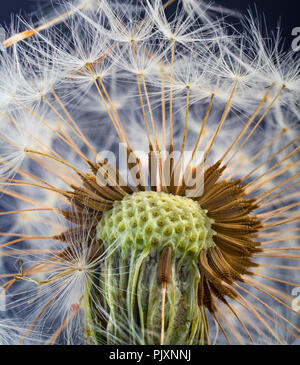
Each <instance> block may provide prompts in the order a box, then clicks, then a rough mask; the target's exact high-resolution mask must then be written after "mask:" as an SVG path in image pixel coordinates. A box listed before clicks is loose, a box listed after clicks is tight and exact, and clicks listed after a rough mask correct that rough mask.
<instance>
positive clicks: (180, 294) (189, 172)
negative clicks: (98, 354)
mask: <svg viewBox="0 0 300 365" xmlns="http://www.w3.org/2000/svg"><path fill="white" fill-rule="evenodd" d="M173 2H174V0H169V1H168V2H166V3H163V2H162V1H160V0H153V1H146V2H142V1H137V2H135V3H134V4H133V3H130V2H125V3H124V4H122V6H121V5H120V4H119V2H115V1H110V2H107V1H104V0H102V1H98V0H97V1H64V2H63V3H62V4H61V5H60V6H58V7H54V10H53V11H50V12H49V13H48V12H47V10H46V9H44V14H43V15H41V16H40V19H41V22H40V23H39V24H38V25H35V26H32V25H30V22H28V23H25V22H23V23H22V22H20V21H19V22H17V25H18V27H15V29H14V30H13V31H11V34H10V37H9V38H8V39H6V40H4V39H3V40H2V48H1V50H2V52H1V55H3V57H2V58H1V64H0V75H1V79H2V80H3V82H2V83H1V86H0V96H1V98H0V100H1V102H0V184H1V186H0V192H1V194H2V195H1V209H2V211H1V212H0V222H1V232H0V237H1V239H0V257H1V270H0V289H1V290H0V304H1V303H4V302H3V301H4V300H5V308H4V309H5V311H1V313H0V314H1V318H0V343H7V342H8V341H7V339H8V338H11V339H12V341H11V342H12V343H19V344H21V343H45V344H157V345H158V344H166V345H169V344H182V345H183V344H184V345H202V344H223V343H237V344H248V343H251V344H252V343H281V344H285V343H288V344H291V343H299V339H300V327H299V313H298V312H297V310H295V306H293V299H294V298H293V294H292V290H293V288H295V287H298V286H300V284H299V277H298V276H299V275H298V272H299V259H300V256H299V250H300V248H299V219H300V216H299V204H300V203H299V196H300V195H299V182H300V171H299V166H300V165H299V151H300V147H299V139H300V137H299V115H300V112H299V102H298V99H297V97H298V94H299V90H300V74H299V69H300V68H299V59H297V58H296V57H294V56H293V55H292V54H289V53H288V54H285V53H284V52H283V51H282V50H281V48H280V42H279V39H278V37H275V39H274V42H273V43H271V42H269V41H267V40H266V39H265V38H264V36H263V34H262V30H261V27H260V25H259V23H258V22H257V21H256V20H255V19H254V17H253V16H252V15H250V16H249V17H248V18H247V19H246V20H244V19H243V17H241V16H239V17H238V18H240V19H242V23H243V25H244V30H245V31H244V32H238V31H237V30H233V31H232V29H233V27H232V26H230V27H227V26H226V24H225V23H224V21H223V19H222V14H225V13H226V14H231V15H237V14H234V13H233V12H231V11H230V10H227V9H221V8H219V7H217V6H211V5H208V4H207V3H206V2H203V1H201V2H196V1H194V0H182V1H179V2H176V5H177V10H176V11H175V13H174V14H173V17H171V18H169V17H168V16H167V14H166V8H167V7H168V6H169V5H171V4H172V3H173ZM21 24H22V26H21ZM24 26H25V27H27V29H25V30H24ZM13 28H14V27H12V29H13ZM0 38H1V35H0ZM2 76H3V77H2ZM119 143H121V145H119ZM118 147H119V148H121V149H120V151H118V150H117V149H118ZM105 151H106V152H105ZM107 152H110V153H107ZM141 152H142V153H141ZM117 153H118V156H117V157H116V156H114V157H116V158H114V161H110V160H109V158H107V156H111V155H113V154H115V155H116V154H117ZM186 153H189V154H188V159H186V156H185V154H186ZM186 160H187V161H188V163H185V162H186ZM2 307H3V305H2ZM2 317H3V318H4V319H2ZM18 318H23V321H22V322H20V321H18ZM13 323H17V325H16V327H15V328H14V327H13Z"/></svg>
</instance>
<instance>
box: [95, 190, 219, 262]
mask: <svg viewBox="0 0 300 365" xmlns="http://www.w3.org/2000/svg"><path fill="white" fill-rule="evenodd" d="M212 222H213V221H212V220H211V219H210V218H208V217H207V215H206V211H205V210H203V209H201V208H200V206H199V204H198V203H196V202H194V201H193V200H191V199H189V198H185V197H181V196H176V195H171V194H166V193H163V192H138V193H134V194H132V195H128V196H126V197H125V198H124V199H123V200H122V201H116V202H115V203H114V206H113V208H112V209H111V210H109V211H107V212H105V213H104V214H103V217H102V219H101V221H100V222H99V224H98V229H97V231H98V239H101V240H103V241H104V242H105V243H106V244H113V243H114V242H116V241H118V243H119V244H121V245H122V246H124V245H131V246H132V245H133V246H135V247H140V248H141V249H142V248H145V247H147V246H151V247H153V246H158V245H159V246H160V248H163V247H164V246H166V245H170V246H171V247H172V248H173V249H179V250H184V251H190V252H191V253H192V252H193V253H194V254H195V255H197V254H198V253H199V252H200V251H201V250H203V249H207V248H209V247H213V246H214V242H213V238H212V237H213V231H212V229H211V224H212Z"/></svg>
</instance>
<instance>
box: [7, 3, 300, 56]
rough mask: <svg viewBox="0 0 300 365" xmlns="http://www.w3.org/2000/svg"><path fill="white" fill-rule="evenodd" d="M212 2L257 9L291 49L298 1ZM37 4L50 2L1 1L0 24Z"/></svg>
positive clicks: (299, 10)
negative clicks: (279, 32)
mask: <svg viewBox="0 0 300 365" xmlns="http://www.w3.org/2000/svg"><path fill="white" fill-rule="evenodd" d="M120 1H122V0H120ZM199 1H200V0H199ZM214 2H215V3H216V4H219V5H222V6H225V7H228V8H230V9H236V10H238V11H240V12H242V13H244V14H245V13H247V11H248V9H251V10H252V11H253V12H255V11H256V10H255V9H256V8H257V12H258V14H259V15H260V16H261V15H264V16H265V19H266V24H267V26H268V29H269V30H274V31H276V28H277V27H278V25H279V24H280V25H281V26H280V28H281V31H282V38H283V39H285V49H286V50H289V49H291V43H292V40H293V38H294V36H293V35H292V30H293V29H294V28H296V27H300V16H299V14H300V1H299V0H284V1H282V0H260V1H257V0H256V1H255V0H215V1H214ZM38 4H41V5H48V4H51V0H1V1H0V24H1V25H5V24H6V25H8V24H9V23H10V21H11V17H12V14H19V15H23V16H25V15H26V14H30V13H31V12H34V10H35V9H37V7H38ZM170 11H171V9H170Z"/></svg>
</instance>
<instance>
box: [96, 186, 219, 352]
mask: <svg viewBox="0 0 300 365" xmlns="http://www.w3.org/2000/svg"><path fill="white" fill-rule="evenodd" d="M211 224H212V220H211V219H210V218H209V217H208V216H207V215H206V211H204V210H203V209H201V207H200V206H199V204H198V203H196V202H194V201H193V200H191V199H189V198H185V197H180V196H175V195H171V194H166V193H162V192H138V193H134V194H132V195H127V196H126V197H124V199H123V200H122V201H116V202H115V203H114V205H113V208H112V209H110V210H109V211H107V212H105V213H104V214H103V216H102V218H101V220H100V222H99V223H98V226H97V239H99V240H101V241H102V242H103V245H104V249H105V259H104V260H103V263H102V265H101V268H100V271H99V278H98V280H97V281H96V283H95V284H96V286H97V287H98V288H99V293H102V303H101V308H102V309H103V310H104V312H105V313H106V317H107V320H106V321H101V319H100V327H101V332H98V333H96V334H95V338H96V343H106V344H148V345H159V344H160V331H161V310H162V309H161V308H162V302H161V284H160V282H159V278H158V266H159V261H160V257H161V254H162V251H163V249H164V247H166V246H170V247H172V257H171V273H170V278H169V282H168V286H167V294H166V302H165V344H169V345H188V344H190V345H193V344H203V343H205V340H204V338H205V331H204V323H205V322H206V321H207V319H206V317H205V315H203V314H202V313H201V311H200V309H199V306H198V285H199V281H200V277H201V273H200V271H199V267H198V263H199V256H200V252H201V251H202V250H207V249H208V248H210V247H213V246H214V242H213V231H212V229H211ZM96 301H97V299H96Z"/></svg>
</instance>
